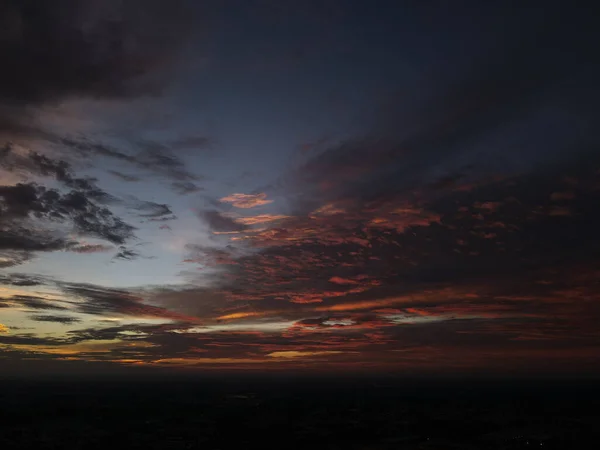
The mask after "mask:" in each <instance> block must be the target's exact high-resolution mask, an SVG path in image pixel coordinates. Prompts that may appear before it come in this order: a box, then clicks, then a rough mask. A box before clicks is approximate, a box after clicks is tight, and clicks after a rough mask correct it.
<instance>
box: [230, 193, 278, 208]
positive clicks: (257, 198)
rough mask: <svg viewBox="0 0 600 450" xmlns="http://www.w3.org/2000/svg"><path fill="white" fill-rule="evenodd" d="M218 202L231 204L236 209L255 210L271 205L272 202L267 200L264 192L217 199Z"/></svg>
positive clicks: (232, 195)
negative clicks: (258, 207)
mask: <svg viewBox="0 0 600 450" xmlns="http://www.w3.org/2000/svg"><path fill="white" fill-rule="evenodd" d="M219 201H220V202H222V203H231V204H232V205H233V206H235V207H236V208H255V207H257V206H263V205H268V204H269V203H273V200H267V194H265V193H264V192H260V193H258V194H231V195H228V196H227V197H223V198H221V199H219Z"/></svg>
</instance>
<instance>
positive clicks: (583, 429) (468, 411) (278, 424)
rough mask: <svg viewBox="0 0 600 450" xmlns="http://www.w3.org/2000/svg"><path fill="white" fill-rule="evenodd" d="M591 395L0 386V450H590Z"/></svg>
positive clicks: (540, 390)
mask: <svg viewBox="0 0 600 450" xmlns="http://www.w3.org/2000/svg"><path fill="white" fill-rule="evenodd" d="M599 400H600V399H599V397H598V392H597V390H595V383H592V382H589V381H587V382H580V381H579V382H578V381H572V380H571V381H562V382H551V383H550V382H545V383H541V382H532V381H529V382H519V383H516V382H512V383H507V382H503V383H494V382H489V381H488V382H485V383H475V382H469V381H464V380H463V381H460V382H458V381H455V382H444V383H441V382H439V381H437V382H436V381H428V382H423V381H419V382H415V381H412V382H411V381H406V380H404V381H401V380H389V379H386V380H372V379H371V380H366V379H360V380H353V381H350V380H345V381H342V382H340V381H334V380H331V379H327V380H317V379H310V380H307V379H295V380H293V379H286V380H278V381H270V380H264V379H263V380H258V379H250V380H248V379H245V380H244V381H240V380H238V379H234V378H228V379H222V380H218V381H216V380H212V379H211V380H207V379H202V378H197V379H194V380H190V379H162V380H142V381H140V380H136V381H132V380H116V379H108V380H107V379H105V380H98V381H89V380H88V381H81V380H76V379H69V380H66V379H65V380H53V381H43V382H41V381H15V380H5V381H2V389H1V391H0V448H2V449H13V448H31V449H50V448H52V449H79V448H81V449H111V448H113V447H117V446H119V448H126V449H137V448H140V449H141V448H143V449H158V448H161V449H162V448H164V449H171V448H173V449H183V448H198V449H226V448H240V449H242V448H256V449H266V448H280V449H288V448H307V449H308V448H311V449H314V448H325V449H418V448H419V449H452V448H456V449H478V450H483V449H520V448H522V449H530V448H540V449H584V448H598V443H599V442H600V410H599V409H598V407H599V406H600V401H599Z"/></svg>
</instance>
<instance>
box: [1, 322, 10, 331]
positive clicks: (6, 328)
mask: <svg viewBox="0 0 600 450" xmlns="http://www.w3.org/2000/svg"><path fill="white" fill-rule="evenodd" d="M0 333H8V327H7V326H6V325H2V324H1V323H0Z"/></svg>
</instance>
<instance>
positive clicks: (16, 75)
mask: <svg viewBox="0 0 600 450" xmlns="http://www.w3.org/2000/svg"><path fill="white" fill-rule="evenodd" d="M513 3H514V4H513ZM561 3H562V5H561ZM511 5H512V7H511ZM515 5H517V6H515ZM595 17H597V16H596V15H595V14H593V12H591V11H588V10H586V9H585V8H575V7H568V5H566V3H565V2H531V3H529V2H493V1H490V2H488V1H460V2H444V1H436V0H431V1H429V0H423V1H412V0H411V1H404V2H403V1H396V2H392V1H389V2H388V1H383V0H382V1H358V0H357V1H349V0H320V1H316V0H315V1H313V0H303V1H292V0H248V1H242V0H239V1H233V0H224V1H217V0H214V1H213V0H208V1H191V0H190V1H185V0H170V1H160V0H144V1H142V0H130V1H127V2H121V1H117V0H88V1H78V0H56V1H34V0H21V1H17V0H14V1H10V0H4V1H0V55H1V58H2V66H3V69H2V71H1V72H0V372H1V373H3V374H17V375H19V374H26V375H32V374H38V373H46V372H47V373H51V372H52V373H54V372H61V373H62V372H67V373H71V372H72V373H84V372H85V373H108V372H112V371H119V372H127V371H136V370H151V369H153V368H162V369H165V368H166V369H167V370H172V371H186V370H187V371H211V372H214V371H230V370H241V371H261V372H265V371H273V372H275V373H279V372H299V371H302V372H310V373H313V372H315V373H321V372H336V373H337V372H343V373H349V372H364V371H366V372H369V373H377V372H393V373H411V374H412V373H419V374H420V373H427V374H454V373H485V374H491V375H495V374H530V373H545V374H564V373H568V374H598V373H599V372H600V327H599V326H598V321H599V320H600V234H599V231H598V230H600V210H599V207H600V151H599V150H598V148H599V147H598V145H599V143H600V142H599V141H600V139H599V138H600V135H599V133H598V123H597V119H598V117H600V115H599V114H598V102H599V101H600V89H598V87H599V86H598V80H599V79H600V67H599V64H598V63H599V59H600V58H599V57H598V52H597V49H596V47H597V42H600V36H598V35H599V34H600V33H599V32H598V29H597V28H598V27H597V24H596V23H595V22H596V20H595ZM594 117H595V119H594Z"/></svg>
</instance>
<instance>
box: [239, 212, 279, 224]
mask: <svg viewBox="0 0 600 450" xmlns="http://www.w3.org/2000/svg"><path fill="white" fill-rule="evenodd" d="M288 218H289V216H284V215H281V214H279V215H278V214H259V215H258V216H250V217H239V218H236V219H235V221H236V222H237V223H241V224H242V225H258V224H263V223H270V222H276V221H278V220H283V219H288Z"/></svg>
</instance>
